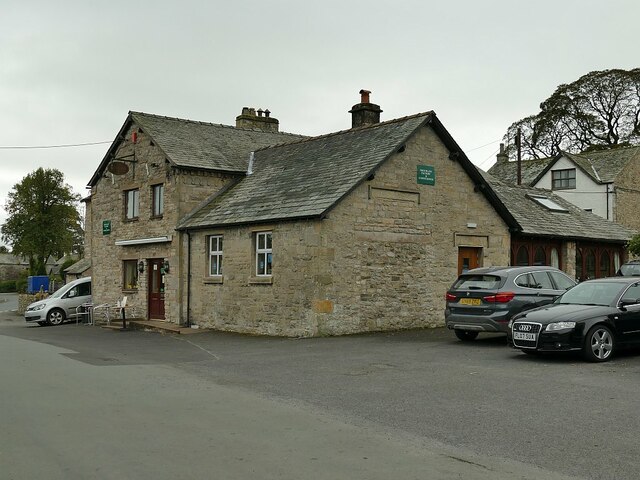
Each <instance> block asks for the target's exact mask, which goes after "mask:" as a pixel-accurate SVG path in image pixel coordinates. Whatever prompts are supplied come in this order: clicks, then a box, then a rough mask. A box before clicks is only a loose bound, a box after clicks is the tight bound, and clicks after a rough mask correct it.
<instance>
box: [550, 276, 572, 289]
mask: <svg viewBox="0 0 640 480" xmlns="http://www.w3.org/2000/svg"><path fill="white" fill-rule="evenodd" d="M549 275H551V278H553V281H554V282H555V284H556V287H558V290H569V289H570V288H571V287H573V286H574V285H575V282H574V281H573V280H571V279H570V278H569V277H567V276H566V275H564V274H562V273H558V272H549Z"/></svg>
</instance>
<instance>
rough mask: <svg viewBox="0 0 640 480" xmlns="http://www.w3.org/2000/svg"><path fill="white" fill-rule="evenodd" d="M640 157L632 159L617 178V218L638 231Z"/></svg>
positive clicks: (639, 219)
mask: <svg viewBox="0 0 640 480" xmlns="http://www.w3.org/2000/svg"><path fill="white" fill-rule="evenodd" d="M639 178H640V157H636V158H635V159H633V160H631V161H630V162H629V163H628V164H627V166H626V167H625V168H624V169H623V170H622V172H620V174H619V175H618V178H616V189H615V193H616V195H615V218H614V221H615V222H617V223H620V224H622V225H624V226H626V227H628V228H630V229H632V230H634V231H636V232H640V215H638V206H639V205H640V188H639V187H638V179H639Z"/></svg>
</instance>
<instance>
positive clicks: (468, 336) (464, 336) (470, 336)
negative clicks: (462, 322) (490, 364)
mask: <svg viewBox="0 0 640 480" xmlns="http://www.w3.org/2000/svg"><path fill="white" fill-rule="evenodd" d="M454 332H455V334H456V337H458V338H459V339H460V340H462V341H463V342H470V341H472V340H475V339H476V337H477V336H478V332H472V331H470V330H458V329H456V330H454Z"/></svg>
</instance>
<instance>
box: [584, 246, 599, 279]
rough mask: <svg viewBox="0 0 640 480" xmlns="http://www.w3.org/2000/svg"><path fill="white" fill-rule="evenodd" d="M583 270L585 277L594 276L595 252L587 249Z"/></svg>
mask: <svg viewBox="0 0 640 480" xmlns="http://www.w3.org/2000/svg"><path fill="white" fill-rule="evenodd" d="M585 270H586V272H585V273H586V274H587V278H596V254H595V253H594V252H593V250H589V251H588V252H587V255H586V257H585Z"/></svg>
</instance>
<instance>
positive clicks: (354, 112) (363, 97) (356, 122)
mask: <svg viewBox="0 0 640 480" xmlns="http://www.w3.org/2000/svg"><path fill="white" fill-rule="evenodd" d="M370 93H371V92H370V91H369V90H360V103H356V104H355V105H354V106H353V107H351V110H349V113H350V114H351V128H356V127H362V126H363V125H373V124H374V123H380V113H381V112H382V110H380V105H376V104H375V103H370V102H369V94H370Z"/></svg>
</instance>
